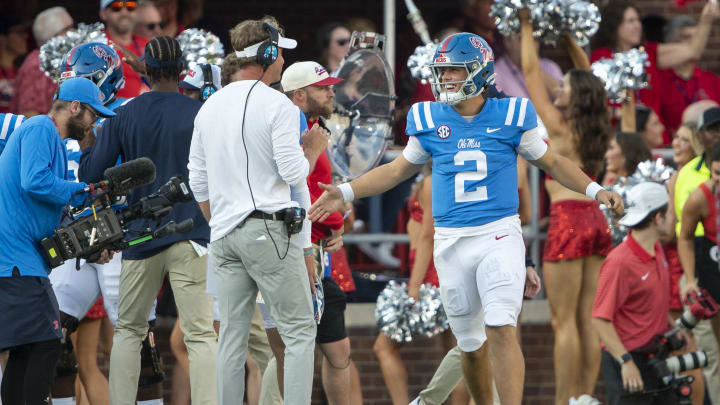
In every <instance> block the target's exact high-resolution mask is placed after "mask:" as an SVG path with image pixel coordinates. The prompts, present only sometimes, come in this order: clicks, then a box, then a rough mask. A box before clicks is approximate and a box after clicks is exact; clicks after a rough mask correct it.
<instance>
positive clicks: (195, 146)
mask: <svg viewBox="0 0 720 405" xmlns="http://www.w3.org/2000/svg"><path fill="white" fill-rule="evenodd" d="M255 83H256V81H255V80H243V81H239V82H234V83H231V84H229V85H227V86H225V87H224V88H222V89H220V90H218V91H217V92H216V93H215V94H213V96H212V97H210V98H209V99H208V100H207V101H206V102H205V104H204V105H203V106H202V108H201V109H200V111H199V112H198V114H197V116H196V118H195V130H194V132H193V138H192V143H191V145H190V161H189V163H188V169H189V171H190V179H189V180H190V188H191V189H192V191H193V193H194V194H195V199H196V200H197V201H199V202H204V201H208V200H210V212H211V213H212V218H211V219H210V230H211V232H210V241H211V242H212V241H215V240H218V239H220V238H222V237H223V236H225V235H227V234H228V233H230V231H232V230H233V229H235V228H236V227H237V226H238V225H240V223H242V221H244V220H245V218H247V216H248V215H249V214H250V213H251V212H252V211H254V210H255V209H256V208H255V206H256V207H257V209H258V210H260V211H263V212H266V213H272V212H275V211H278V210H281V209H283V208H287V207H291V206H297V205H298V203H299V205H300V206H301V207H303V208H305V210H308V209H309V208H310V192H309V191H308V188H307V183H306V178H307V176H308V171H309V169H310V164H309V163H308V161H307V159H306V158H305V154H304V153H303V150H302V148H301V146H300V118H299V114H298V110H297V107H295V105H293V104H292V103H291V102H290V100H289V99H288V98H287V97H286V96H285V95H284V94H282V93H280V92H278V91H276V90H273V89H271V88H270V87H268V86H267V85H265V84H264V83H262V82H258V83H257V84H256V85H255V87H254V88H253V90H252V93H251V94H250V99H249V102H248V105H247V111H246V113H245V121H246V122H245V129H244V131H245V133H244V141H243V135H242V125H243V110H244V109H245V100H246V98H247V96H248V91H249V90H250V87H251V86H252V85H253V84H255ZM245 147H247V154H246V152H245ZM247 157H249V159H248V158H247ZM248 160H249V161H248ZM248 168H249V169H248ZM248 170H249V171H248ZM248 178H249V179H250V184H249V185H248ZM291 187H292V188H293V190H292V192H293V197H295V199H296V201H297V203H296V202H294V201H292V200H291ZM251 190H252V197H254V200H255V206H253V201H252V197H251ZM299 236H300V240H301V243H302V246H303V247H310V246H311V244H310V221H309V220H307V219H306V220H305V223H304V225H303V230H302V232H301V233H300V235H299Z"/></svg>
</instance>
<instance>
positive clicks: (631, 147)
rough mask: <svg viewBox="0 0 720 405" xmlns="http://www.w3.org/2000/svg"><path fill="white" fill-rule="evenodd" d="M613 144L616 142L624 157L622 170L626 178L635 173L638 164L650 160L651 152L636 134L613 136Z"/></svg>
mask: <svg viewBox="0 0 720 405" xmlns="http://www.w3.org/2000/svg"><path fill="white" fill-rule="evenodd" d="M615 142H617V144H618V146H619V147H620V150H621V151H622V154H623V156H625V167H624V169H625V173H626V174H627V175H628V176H632V174H633V173H635V170H637V167H638V164H640V162H644V161H646V160H652V152H650V149H649V148H648V147H647V144H645V141H644V140H643V139H642V138H641V137H640V135H638V134H634V133H628V132H619V133H618V134H617V135H615Z"/></svg>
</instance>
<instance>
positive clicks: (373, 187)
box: [308, 155, 423, 222]
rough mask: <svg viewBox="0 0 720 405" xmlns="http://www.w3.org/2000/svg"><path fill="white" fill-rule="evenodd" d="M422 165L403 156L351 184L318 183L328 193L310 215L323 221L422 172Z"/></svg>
mask: <svg viewBox="0 0 720 405" xmlns="http://www.w3.org/2000/svg"><path fill="white" fill-rule="evenodd" d="M422 167H423V165H415V164H412V163H410V162H408V160H407V159H405V157H404V156H403V155H400V156H398V157H397V158H396V159H395V160H393V161H392V162H390V163H387V164H384V165H382V166H378V167H376V168H374V169H372V170H370V171H369V172H367V173H365V174H363V175H362V176H360V177H358V178H357V179H355V180H353V181H351V182H350V183H343V184H340V185H339V186H334V185H328V184H322V183H318V185H319V186H320V187H321V188H322V189H324V190H325V192H324V193H323V194H322V195H321V196H320V198H318V199H317V200H315V202H314V203H313V205H312V207H310V211H308V216H309V218H310V220H311V221H313V222H318V221H319V222H322V221H324V220H325V218H327V217H328V215H330V214H332V213H333V212H335V211H338V210H344V209H345V208H344V207H345V202H346V201H352V200H354V199H357V198H363V197H369V196H371V195H376V194H381V193H384V192H385V191H387V190H390V189H391V188H393V187H395V186H397V185H398V184H400V183H401V182H402V181H403V180H406V179H408V178H410V176H412V175H414V174H415V173H417V172H419V171H420V169H422Z"/></svg>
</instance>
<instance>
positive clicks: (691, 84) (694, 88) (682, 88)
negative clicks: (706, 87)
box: [673, 75, 700, 105]
mask: <svg viewBox="0 0 720 405" xmlns="http://www.w3.org/2000/svg"><path fill="white" fill-rule="evenodd" d="M673 84H675V87H676V88H677V90H678V92H680V94H682V96H683V98H684V99H685V105H690V104H692V103H694V102H696V101H697V100H698V90H700V84H699V83H698V78H697V76H695V75H692V76H691V77H690V79H688V80H683V79H682V78H681V77H679V76H677V75H674V76H673ZM688 88H690V89H691V91H690V95H689V96H688Z"/></svg>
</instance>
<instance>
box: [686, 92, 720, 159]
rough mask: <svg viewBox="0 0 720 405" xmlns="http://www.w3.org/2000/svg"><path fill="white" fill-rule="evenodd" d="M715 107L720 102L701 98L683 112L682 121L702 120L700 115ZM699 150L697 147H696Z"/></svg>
mask: <svg viewBox="0 0 720 405" xmlns="http://www.w3.org/2000/svg"><path fill="white" fill-rule="evenodd" d="M713 107H720V104H718V103H717V102H715V101H712V100H701V101H696V102H694V103H692V104H690V105H689V106H688V107H687V108H686V109H685V111H683V113H682V122H683V123H685V122H698V121H699V120H700V116H701V115H702V113H704V112H705V110H707V109H708V108H713ZM696 150H697V149H696Z"/></svg>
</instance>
